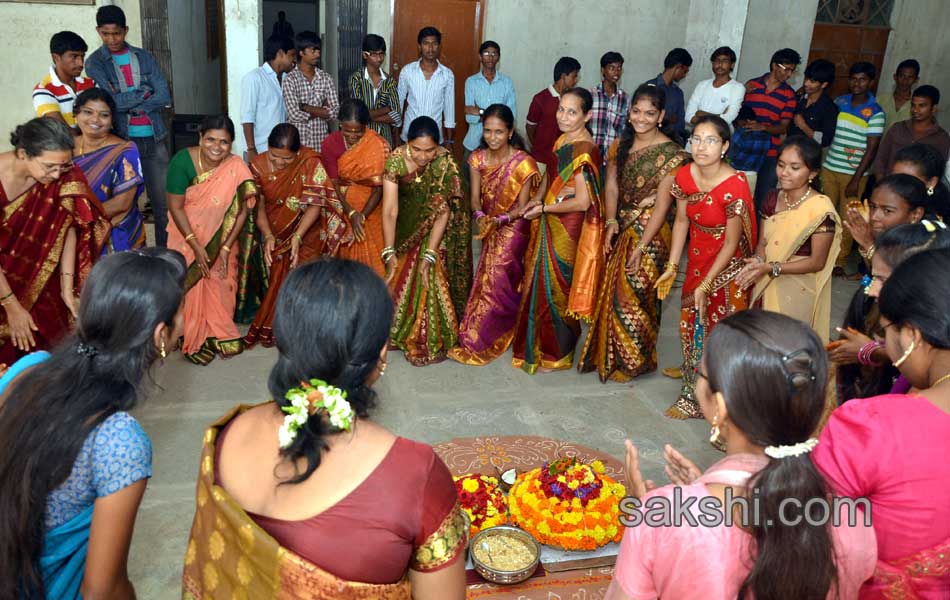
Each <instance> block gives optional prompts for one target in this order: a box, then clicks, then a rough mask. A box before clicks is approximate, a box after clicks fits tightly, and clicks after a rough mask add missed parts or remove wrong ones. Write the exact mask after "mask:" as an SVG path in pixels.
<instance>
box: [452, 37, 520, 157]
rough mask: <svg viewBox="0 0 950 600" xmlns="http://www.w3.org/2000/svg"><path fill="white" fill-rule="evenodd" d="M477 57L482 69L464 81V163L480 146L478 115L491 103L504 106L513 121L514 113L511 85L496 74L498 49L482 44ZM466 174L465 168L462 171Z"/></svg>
mask: <svg viewBox="0 0 950 600" xmlns="http://www.w3.org/2000/svg"><path fill="white" fill-rule="evenodd" d="M478 58H479V60H480V61H481V63H482V68H481V70H480V71H479V72H478V73H475V74H474V75H472V76H471V77H469V78H468V79H466V80H465V122H466V123H468V133H466V134H465V139H464V140H463V142H462V145H463V146H465V160H466V162H467V161H468V155H469V154H471V153H472V151H474V150H475V149H477V148H478V146H479V144H481V143H482V116H481V115H482V113H483V112H484V111H485V109H486V108H488V107H489V106H491V105H492V104H505V105H507V106H508V108H510V109H511V112H512V114H514V115H515V118H517V117H518V111H517V110H516V108H515V107H516V104H515V86H514V84H513V83H512V82H511V78H510V77H508V76H507V75H504V74H503V73H499V72H498V61H499V60H501V47H500V46H499V45H498V44H497V43H495V42H493V41H491V40H488V41H485V42H482V45H481V46H480V47H479V48H478ZM465 172H466V173H467V172H468V169H465Z"/></svg>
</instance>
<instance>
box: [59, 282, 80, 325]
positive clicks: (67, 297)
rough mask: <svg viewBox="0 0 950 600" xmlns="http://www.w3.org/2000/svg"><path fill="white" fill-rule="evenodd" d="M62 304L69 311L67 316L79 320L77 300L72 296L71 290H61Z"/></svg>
mask: <svg viewBox="0 0 950 600" xmlns="http://www.w3.org/2000/svg"><path fill="white" fill-rule="evenodd" d="M62 298H63V303H64V304H65V305H66V308H68V309H69V314H71V315H72V316H73V318H74V319H78V318H79V298H77V297H76V295H75V294H73V291H72V290H71V289H63V293H62Z"/></svg>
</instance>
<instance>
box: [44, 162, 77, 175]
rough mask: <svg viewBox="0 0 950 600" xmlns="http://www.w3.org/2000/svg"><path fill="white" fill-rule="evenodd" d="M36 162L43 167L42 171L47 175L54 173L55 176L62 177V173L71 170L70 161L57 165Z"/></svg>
mask: <svg viewBox="0 0 950 600" xmlns="http://www.w3.org/2000/svg"><path fill="white" fill-rule="evenodd" d="M36 162H37V163H39V165H40V166H41V167H43V171H45V172H46V174H47V175H52V174H53V173H56V174H57V175H62V174H63V173H66V172H68V171H69V170H70V169H72V168H73V163H72V161H68V162H64V163H59V164H50V163H45V162H40V161H36Z"/></svg>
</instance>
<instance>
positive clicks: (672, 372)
mask: <svg viewBox="0 0 950 600" xmlns="http://www.w3.org/2000/svg"><path fill="white" fill-rule="evenodd" d="M660 373H662V374H663V375H664V377H669V378H670V379H682V378H683V369H681V368H679V367H666V368H665V369H663V370H662V371H660Z"/></svg>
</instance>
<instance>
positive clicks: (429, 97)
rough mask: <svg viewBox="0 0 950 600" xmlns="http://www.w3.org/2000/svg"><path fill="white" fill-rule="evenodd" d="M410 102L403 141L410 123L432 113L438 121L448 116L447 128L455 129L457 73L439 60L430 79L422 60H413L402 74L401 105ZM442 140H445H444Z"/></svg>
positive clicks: (405, 119)
mask: <svg viewBox="0 0 950 600" xmlns="http://www.w3.org/2000/svg"><path fill="white" fill-rule="evenodd" d="M407 101H408V105H407V106H406V114H405V115H404V116H403V119H402V122H403V123H404V124H405V125H406V126H405V127H403V128H402V141H406V139H407V137H406V136H407V135H408V134H409V126H410V125H412V121H413V120H414V119H415V118H416V117H422V116H426V117H432V119H434V120H435V122H436V124H437V125H440V124H442V118H443V116H444V117H445V123H444V125H445V128H446V129H455V74H454V73H452V69H450V68H448V67H446V66H445V65H443V64H442V63H438V67H436V69H435V72H434V73H433V74H432V77H431V78H430V79H426V76H425V73H423V72H422V60H421V59H420V60H417V61H415V62H411V63H409V64H408V65H406V66H405V67H403V68H402V72H401V73H400V74H399V107H400V108H402V106H403V105H404V104H406V102H407ZM440 141H441V140H440Z"/></svg>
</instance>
